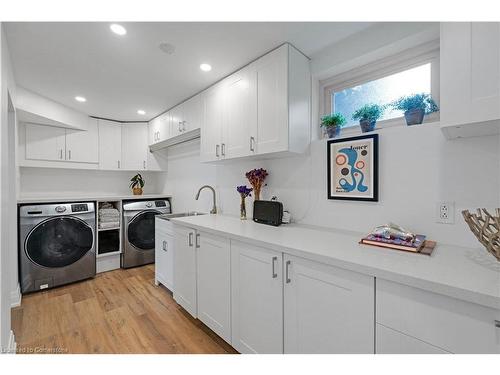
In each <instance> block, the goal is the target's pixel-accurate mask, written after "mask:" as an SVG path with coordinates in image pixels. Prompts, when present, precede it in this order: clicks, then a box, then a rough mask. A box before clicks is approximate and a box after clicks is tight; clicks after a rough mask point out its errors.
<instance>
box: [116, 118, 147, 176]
mask: <svg viewBox="0 0 500 375" xmlns="http://www.w3.org/2000/svg"><path fill="white" fill-rule="evenodd" d="M147 144H148V128H147V124H145V123H139V122H138V123H126V124H122V164H123V165H122V169H126V170H137V171H140V170H146V169H147V160H148V147H147Z"/></svg>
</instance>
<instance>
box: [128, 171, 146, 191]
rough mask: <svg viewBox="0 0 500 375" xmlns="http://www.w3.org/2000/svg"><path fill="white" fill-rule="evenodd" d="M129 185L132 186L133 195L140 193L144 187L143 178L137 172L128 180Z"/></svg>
mask: <svg viewBox="0 0 500 375" xmlns="http://www.w3.org/2000/svg"><path fill="white" fill-rule="evenodd" d="M130 181H131V183H130V187H131V188H132V193H133V194H134V195H142V188H143V187H144V179H143V178H142V176H141V174H140V173H137V174H136V175H135V176H134V177H132V179H131V180H130Z"/></svg>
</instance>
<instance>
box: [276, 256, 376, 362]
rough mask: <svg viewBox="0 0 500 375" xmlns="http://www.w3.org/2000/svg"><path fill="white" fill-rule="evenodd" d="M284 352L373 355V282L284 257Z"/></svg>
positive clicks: (342, 271)
mask: <svg viewBox="0 0 500 375" xmlns="http://www.w3.org/2000/svg"><path fill="white" fill-rule="evenodd" d="M284 269H285V271H284V272H285V275H284V282H285V288H284V327H285V332H284V345H285V347H284V351H285V353H374V350H375V348H374V334H375V332H374V330H375V327H374V324H375V322H374V320H375V317H374V305H375V282H374V278H373V277H370V276H366V275H363V274H360V273H356V272H351V271H347V270H344V269H340V268H336V267H332V266H327V265H324V264H321V263H316V262H312V261H309V260H306V259H302V258H298V257H294V256H289V255H285V256H284Z"/></svg>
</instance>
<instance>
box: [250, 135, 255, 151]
mask: <svg viewBox="0 0 500 375" xmlns="http://www.w3.org/2000/svg"><path fill="white" fill-rule="evenodd" d="M254 145H255V138H254V137H250V151H252V152H254V151H255V146H254Z"/></svg>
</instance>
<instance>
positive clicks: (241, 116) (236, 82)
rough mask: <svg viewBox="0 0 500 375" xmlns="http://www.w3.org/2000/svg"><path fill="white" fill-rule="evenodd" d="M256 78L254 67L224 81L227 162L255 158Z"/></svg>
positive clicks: (223, 121)
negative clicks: (251, 156)
mask: <svg viewBox="0 0 500 375" xmlns="http://www.w3.org/2000/svg"><path fill="white" fill-rule="evenodd" d="M256 88H257V74H256V71H255V69H254V67H253V65H251V66H249V67H247V68H245V69H243V70H241V71H239V72H237V73H235V74H233V75H231V76H230V77H228V78H227V79H226V80H224V106H223V119H222V123H223V126H222V147H223V150H222V151H223V154H224V155H223V156H224V157H225V158H237V157H242V156H247V155H252V154H254V153H255V150H256V146H257V145H256V142H255V140H256V134H257V129H256V128H257V91H256Z"/></svg>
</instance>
